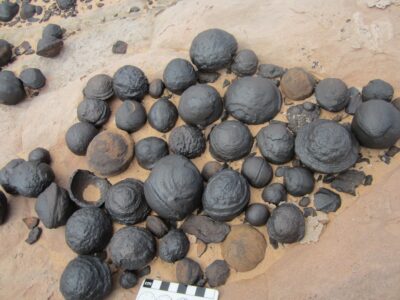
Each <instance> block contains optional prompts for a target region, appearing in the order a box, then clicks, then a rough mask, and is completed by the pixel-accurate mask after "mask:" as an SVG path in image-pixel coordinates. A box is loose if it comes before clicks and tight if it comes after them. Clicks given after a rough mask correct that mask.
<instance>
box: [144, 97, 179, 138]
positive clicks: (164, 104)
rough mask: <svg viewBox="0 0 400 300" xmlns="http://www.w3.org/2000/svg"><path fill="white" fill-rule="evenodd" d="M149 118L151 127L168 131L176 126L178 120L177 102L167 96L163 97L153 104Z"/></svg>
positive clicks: (164, 131)
mask: <svg viewBox="0 0 400 300" xmlns="http://www.w3.org/2000/svg"><path fill="white" fill-rule="evenodd" d="M147 118H148V120H149V123H150V126H151V127H153V128H154V129H155V130H157V131H160V132H163V133H166V132H168V131H170V130H171V129H172V128H173V127H174V126H175V123H176V121H177V120H178V110H177V109H176V106H175V104H173V103H172V102H171V101H169V100H168V99H167V98H161V99H159V100H157V101H156V103H154V104H153V106H152V107H151V109H150V111H149V114H148V116H147Z"/></svg>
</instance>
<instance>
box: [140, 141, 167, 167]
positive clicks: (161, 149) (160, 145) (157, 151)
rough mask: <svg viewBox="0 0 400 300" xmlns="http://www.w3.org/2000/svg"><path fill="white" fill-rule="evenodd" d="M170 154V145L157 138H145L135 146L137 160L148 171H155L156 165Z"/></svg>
mask: <svg viewBox="0 0 400 300" xmlns="http://www.w3.org/2000/svg"><path fill="white" fill-rule="evenodd" d="M168 153H169V151H168V144H167V143H166V142H165V141H164V140H163V139H160V138H158V137H155V136H151V137H147V138H144V139H142V140H140V141H139V142H137V143H136V145H135V156H136V160H137V162H138V164H139V165H140V166H141V167H142V168H144V169H146V170H151V169H153V167H154V164H155V163H156V162H157V161H159V160H160V159H161V158H163V157H164V156H167V155H168Z"/></svg>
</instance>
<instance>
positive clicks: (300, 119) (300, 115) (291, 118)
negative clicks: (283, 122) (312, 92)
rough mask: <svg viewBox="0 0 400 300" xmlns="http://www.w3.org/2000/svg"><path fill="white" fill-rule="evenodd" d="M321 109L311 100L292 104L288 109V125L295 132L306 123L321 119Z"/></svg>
mask: <svg viewBox="0 0 400 300" xmlns="http://www.w3.org/2000/svg"><path fill="white" fill-rule="evenodd" d="M320 114H321V110H320V109H319V107H318V105H316V104H314V103H311V102H304V103H303V104H299V105H294V106H290V107H289V108H288V110H287V119H288V122H289V124H288V127H289V129H290V130H291V131H293V132H294V133H297V131H298V130H299V129H300V128H301V127H303V126H304V125H306V124H309V123H311V122H314V121H316V120H318V119H319V116H320Z"/></svg>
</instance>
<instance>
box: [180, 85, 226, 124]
mask: <svg viewBox="0 0 400 300" xmlns="http://www.w3.org/2000/svg"><path fill="white" fill-rule="evenodd" d="M222 109H223V104H222V99H221V96H220V95H219V93H218V91H217V90H216V89H215V88H213V87H212V86H210V85H207V84H197V85H194V86H191V87H190V88H188V89H187V90H186V91H184V92H183V94H182V96H181V99H180V101H179V106H178V112H179V115H180V117H181V118H182V119H183V120H184V121H185V122H186V123H188V124H191V125H198V126H201V127H206V126H208V125H210V124H211V123H213V122H215V121H216V120H218V118H219V117H220V116H221V114H222Z"/></svg>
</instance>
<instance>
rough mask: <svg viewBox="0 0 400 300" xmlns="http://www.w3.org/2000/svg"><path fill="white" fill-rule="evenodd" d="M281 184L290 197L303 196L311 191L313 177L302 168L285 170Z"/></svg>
mask: <svg viewBox="0 0 400 300" xmlns="http://www.w3.org/2000/svg"><path fill="white" fill-rule="evenodd" d="M283 184H284V185H285V188H286V190H287V192H288V193H289V194H290V195H293V196H297V197H299V196H304V195H307V194H310V193H311V192H312V191H313V189H314V176H313V174H312V173H311V172H310V171H309V170H307V169H305V168H302V167H296V168H287V169H286V170H285V174H284V175H283Z"/></svg>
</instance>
